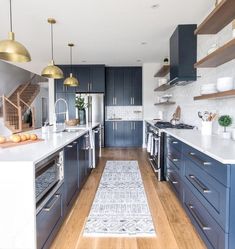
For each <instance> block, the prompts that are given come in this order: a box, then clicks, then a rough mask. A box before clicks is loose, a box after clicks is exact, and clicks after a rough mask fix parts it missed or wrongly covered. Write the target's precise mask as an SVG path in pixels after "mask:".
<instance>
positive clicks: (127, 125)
mask: <svg viewBox="0 0 235 249" xmlns="http://www.w3.org/2000/svg"><path fill="white" fill-rule="evenodd" d="M133 127H134V126H133V122H132V121H125V122H123V134H122V137H123V144H122V147H132V146H133V145H132V144H133V141H132V137H133V134H132V133H133Z"/></svg>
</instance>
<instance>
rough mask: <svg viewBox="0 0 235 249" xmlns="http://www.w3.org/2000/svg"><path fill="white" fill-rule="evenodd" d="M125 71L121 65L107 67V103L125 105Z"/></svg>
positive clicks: (109, 104)
mask: <svg viewBox="0 0 235 249" xmlns="http://www.w3.org/2000/svg"><path fill="white" fill-rule="evenodd" d="M123 94H124V72H123V70H122V68H119V67H106V94H105V99H106V105H108V106H123V105H124V102H123V101H124V96H123Z"/></svg>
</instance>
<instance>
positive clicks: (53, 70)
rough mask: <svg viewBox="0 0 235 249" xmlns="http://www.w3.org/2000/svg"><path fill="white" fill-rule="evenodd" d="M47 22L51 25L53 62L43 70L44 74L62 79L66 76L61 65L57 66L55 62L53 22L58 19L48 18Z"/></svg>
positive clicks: (47, 76) (44, 75)
mask: <svg viewBox="0 0 235 249" xmlns="http://www.w3.org/2000/svg"><path fill="white" fill-rule="evenodd" d="M47 22H48V23H49V24H50V25H51V62H50V63H49V65H48V66H47V67H45V68H44V69H43V70H42V76H43V77H46V78H52V79H62V78H64V74H63V71H62V70H61V69H60V68H59V67H57V66H55V63H54V41H53V24H55V23H56V20H55V19H53V18H48V20H47Z"/></svg>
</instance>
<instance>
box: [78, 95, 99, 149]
mask: <svg viewBox="0 0 235 249" xmlns="http://www.w3.org/2000/svg"><path fill="white" fill-rule="evenodd" d="M76 96H81V97H83V98H84V99H85V103H88V110H87V114H88V115H87V116H88V122H93V123H95V122H98V123H100V124H101V146H102V147H104V94H100V93H82V94H79V93H77V94H76Z"/></svg>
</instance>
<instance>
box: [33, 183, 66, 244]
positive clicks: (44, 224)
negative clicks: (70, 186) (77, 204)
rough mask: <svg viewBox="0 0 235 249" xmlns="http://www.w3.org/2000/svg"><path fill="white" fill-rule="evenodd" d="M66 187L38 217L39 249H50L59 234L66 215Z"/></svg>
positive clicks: (55, 195)
mask: <svg viewBox="0 0 235 249" xmlns="http://www.w3.org/2000/svg"><path fill="white" fill-rule="evenodd" d="M63 202H64V185H62V186H61V187H60V188H59V190H58V191H57V192H56V193H55V194H54V195H53V196H52V197H51V199H50V200H49V201H48V202H47V203H46V204H45V205H44V207H43V208H42V210H41V211H40V212H39V213H38V214H37V217H36V223H37V225H36V228H37V248H38V249H41V248H43V249H47V248H49V247H50V245H51V243H52V241H53V239H54V237H55V235H56V233H57V232H58V230H59V228H60V226H61V224H62V222H63V215H64V208H63V207H64V203H63Z"/></svg>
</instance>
